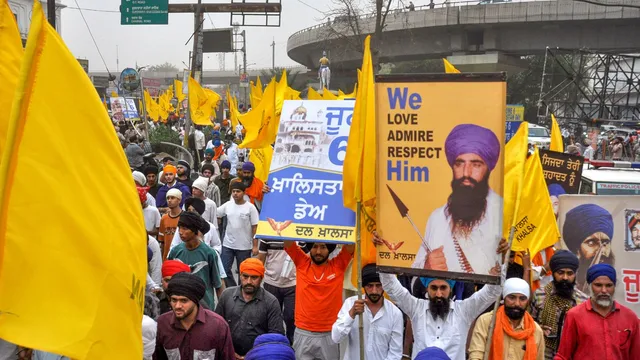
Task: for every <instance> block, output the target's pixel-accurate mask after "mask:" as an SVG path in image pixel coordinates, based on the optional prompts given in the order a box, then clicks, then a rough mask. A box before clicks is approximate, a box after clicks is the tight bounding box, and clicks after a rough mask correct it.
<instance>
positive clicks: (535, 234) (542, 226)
mask: <svg viewBox="0 0 640 360" xmlns="http://www.w3.org/2000/svg"><path fill="white" fill-rule="evenodd" d="M521 204H528V206H519V207H518V216H516V219H515V221H516V224H517V228H516V232H515V236H514V238H513V244H512V247H511V248H512V249H513V250H515V251H524V250H525V249H529V252H530V253H531V255H534V254H537V253H538V252H539V251H540V250H542V249H545V248H548V247H549V246H552V245H553V244H555V243H556V242H557V241H558V239H559V238H560V231H558V224H557V223H556V217H555V215H554V214H553V206H552V205H551V200H550V199H549V190H548V189H547V183H546V182H545V180H544V173H543V172H542V164H541V163H540V155H539V154H538V149H537V148H536V149H535V152H534V154H533V155H531V156H529V158H528V159H527V161H526V163H525V174H524V180H523V184H522V198H521ZM531 204H535V205H533V206H531Z"/></svg>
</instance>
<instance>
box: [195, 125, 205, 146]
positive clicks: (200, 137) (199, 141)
mask: <svg viewBox="0 0 640 360" xmlns="http://www.w3.org/2000/svg"><path fill="white" fill-rule="evenodd" d="M193 137H194V138H195V140H196V149H198V150H202V149H204V145H205V142H204V141H205V138H204V133H203V132H202V131H200V130H196V131H195V133H194V135H193Z"/></svg>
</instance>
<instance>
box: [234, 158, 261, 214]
mask: <svg viewBox="0 0 640 360" xmlns="http://www.w3.org/2000/svg"><path fill="white" fill-rule="evenodd" d="M255 171H256V166H255V165H254V164H253V163H252V162H251V161H247V162H245V163H244V164H242V173H241V174H240V175H241V179H242V182H243V183H244V186H246V190H245V192H244V193H245V194H246V195H247V196H248V197H249V202H251V203H252V204H253V205H255V206H256V208H257V209H258V211H260V209H261V208H262V199H263V198H264V193H265V191H264V190H265V186H264V183H263V182H262V180H260V179H258V178H257V177H255V176H254V174H255Z"/></svg>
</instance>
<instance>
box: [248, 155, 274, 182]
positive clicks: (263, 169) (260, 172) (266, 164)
mask: <svg viewBox="0 0 640 360" xmlns="http://www.w3.org/2000/svg"><path fill="white" fill-rule="evenodd" d="M272 157H273V148H272V147H271V146H265V147H263V148H260V149H253V150H251V152H250V153H249V161H251V162H252V163H253V165H255V167H256V170H255V171H254V176H255V177H257V178H258V179H260V180H262V182H264V183H266V182H267V180H268V178H269V168H270V167H271V158H272Z"/></svg>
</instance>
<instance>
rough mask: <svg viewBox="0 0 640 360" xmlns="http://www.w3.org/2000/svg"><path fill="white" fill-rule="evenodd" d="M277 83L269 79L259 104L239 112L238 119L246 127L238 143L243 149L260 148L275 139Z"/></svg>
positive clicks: (277, 117)
mask: <svg viewBox="0 0 640 360" xmlns="http://www.w3.org/2000/svg"><path fill="white" fill-rule="evenodd" d="M277 87H278V84H277V83H276V81H275V80H271V82H270V83H269V85H267V88H266V89H265V91H264V94H263V95H262V101H260V104H259V105H258V106H257V107H255V108H253V109H251V111H249V112H247V113H245V114H241V115H240V116H239V120H240V122H241V123H242V126H244V128H245V129H246V134H245V137H244V139H243V141H242V143H241V144H240V145H239V147H240V148H243V149H260V148H264V147H267V146H270V145H271V144H273V143H274V142H275V140H276V135H277V130H278V125H279V123H280V118H279V116H277V115H276V114H275V112H276V110H275V109H276V101H277V100H276V91H277Z"/></svg>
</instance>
